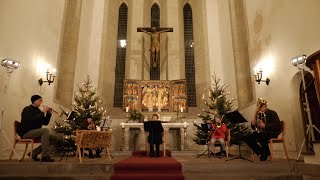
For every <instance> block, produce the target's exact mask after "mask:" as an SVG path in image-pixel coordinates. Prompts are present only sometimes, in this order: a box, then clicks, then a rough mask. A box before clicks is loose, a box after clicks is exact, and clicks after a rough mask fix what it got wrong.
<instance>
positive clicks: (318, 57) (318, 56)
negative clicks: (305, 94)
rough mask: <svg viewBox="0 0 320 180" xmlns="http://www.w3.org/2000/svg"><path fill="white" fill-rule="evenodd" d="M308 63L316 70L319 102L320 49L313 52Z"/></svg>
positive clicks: (308, 65) (319, 100) (309, 66)
mask: <svg viewBox="0 0 320 180" xmlns="http://www.w3.org/2000/svg"><path fill="white" fill-rule="evenodd" d="M306 65H307V67H308V68H310V69H311V70H312V71H313V72H314V82H315V87H316V91H317V97H318V102H319V103H320V50H319V51H317V52H315V53H313V54H311V55H310V56H309V57H308V58H307V60H306Z"/></svg>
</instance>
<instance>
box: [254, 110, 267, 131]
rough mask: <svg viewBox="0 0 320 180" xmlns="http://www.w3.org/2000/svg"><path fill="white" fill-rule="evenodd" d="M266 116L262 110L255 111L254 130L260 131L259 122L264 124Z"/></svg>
mask: <svg viewBox="0 0 320 180" xmlns="http://www.w3.org/2000/svg"><path fill="white" fill-rule="evenodd" d="M266 117H267V116H266V114H265V113H264V112H262V111H259V112H258V113H257V118H256V125H255V131H256V132H257V133H260V132H261V131H262V129H261V128H260V124H261V122H263V123H264V124H266V121H267V119H266Z"/></svg>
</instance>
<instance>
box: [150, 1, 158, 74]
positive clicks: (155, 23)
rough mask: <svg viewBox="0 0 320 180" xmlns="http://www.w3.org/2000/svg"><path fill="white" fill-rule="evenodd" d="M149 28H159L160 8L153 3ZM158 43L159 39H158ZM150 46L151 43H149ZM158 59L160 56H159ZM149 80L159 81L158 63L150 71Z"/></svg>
mask: <svg viewBox="0 0 320 180" xmlns="http://www.w3.org/2000/svg"><path fill="white" fill-rule="evenodd" d="M151 27H156V28H159V27H160V8H159V6H158V5H157V4H156V3H154V4H153V5H152V7H151ZM159 41H160V38H159ZM150 44H152V42H150ZM159 59H160V54H159ZM150 64H152V57H151V54H150ZM150 80H160V61H158V64H157V68H156V69H153V70H152V71H150Z"/></svg>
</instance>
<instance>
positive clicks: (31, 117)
mask: <svg viewBox="0 0 320 180" xmlns="http://www.w3.org/2000/svg"><path fill="white" fill-rule="evenodd" d="M31 102H32V104H31V105H30V106H26V107H25V108H24V109H23V111H22V113H21V129H20V130H18V134H19V135H20V137H21V138H24V139H37V138H41V146H39V147H37V148H36V149H34V151H33V153H32V159H33V160H35V161H40V159H38V155H39V154H40V153H42V158H41V161H43V162H53V161H54V159H52V158H51V157H50V156H49V145H50V144H52V142H53V141H56V140H57V137H56V136H54V135H51V134H50V133H49V132H50V130H49V129H48V128H42V126H43V125H48V124H49V122H50V118H51V115H52V114H51V111H52V109H51V108H49V107H46V106H45V107H44V108H43V109H42V110H40V109H39V107H40V106H41V104H42V102H43V99H42V97H41V96H39V95H33V96H32V97H31ZM49 141H50V142H49Z"/></svg>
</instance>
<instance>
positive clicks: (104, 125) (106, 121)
mask: <svg viewBox="0 0 320 180" xmlns="http://www.w3.org/2000/svg"><path fill="white" fill-rule="evenodd" d="M100 128H101V130H102V131H104V130H107V129H109V128H110V127H109V116H108V117H106V118H103V120H102V121H101V122H100Z"/></svg>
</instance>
